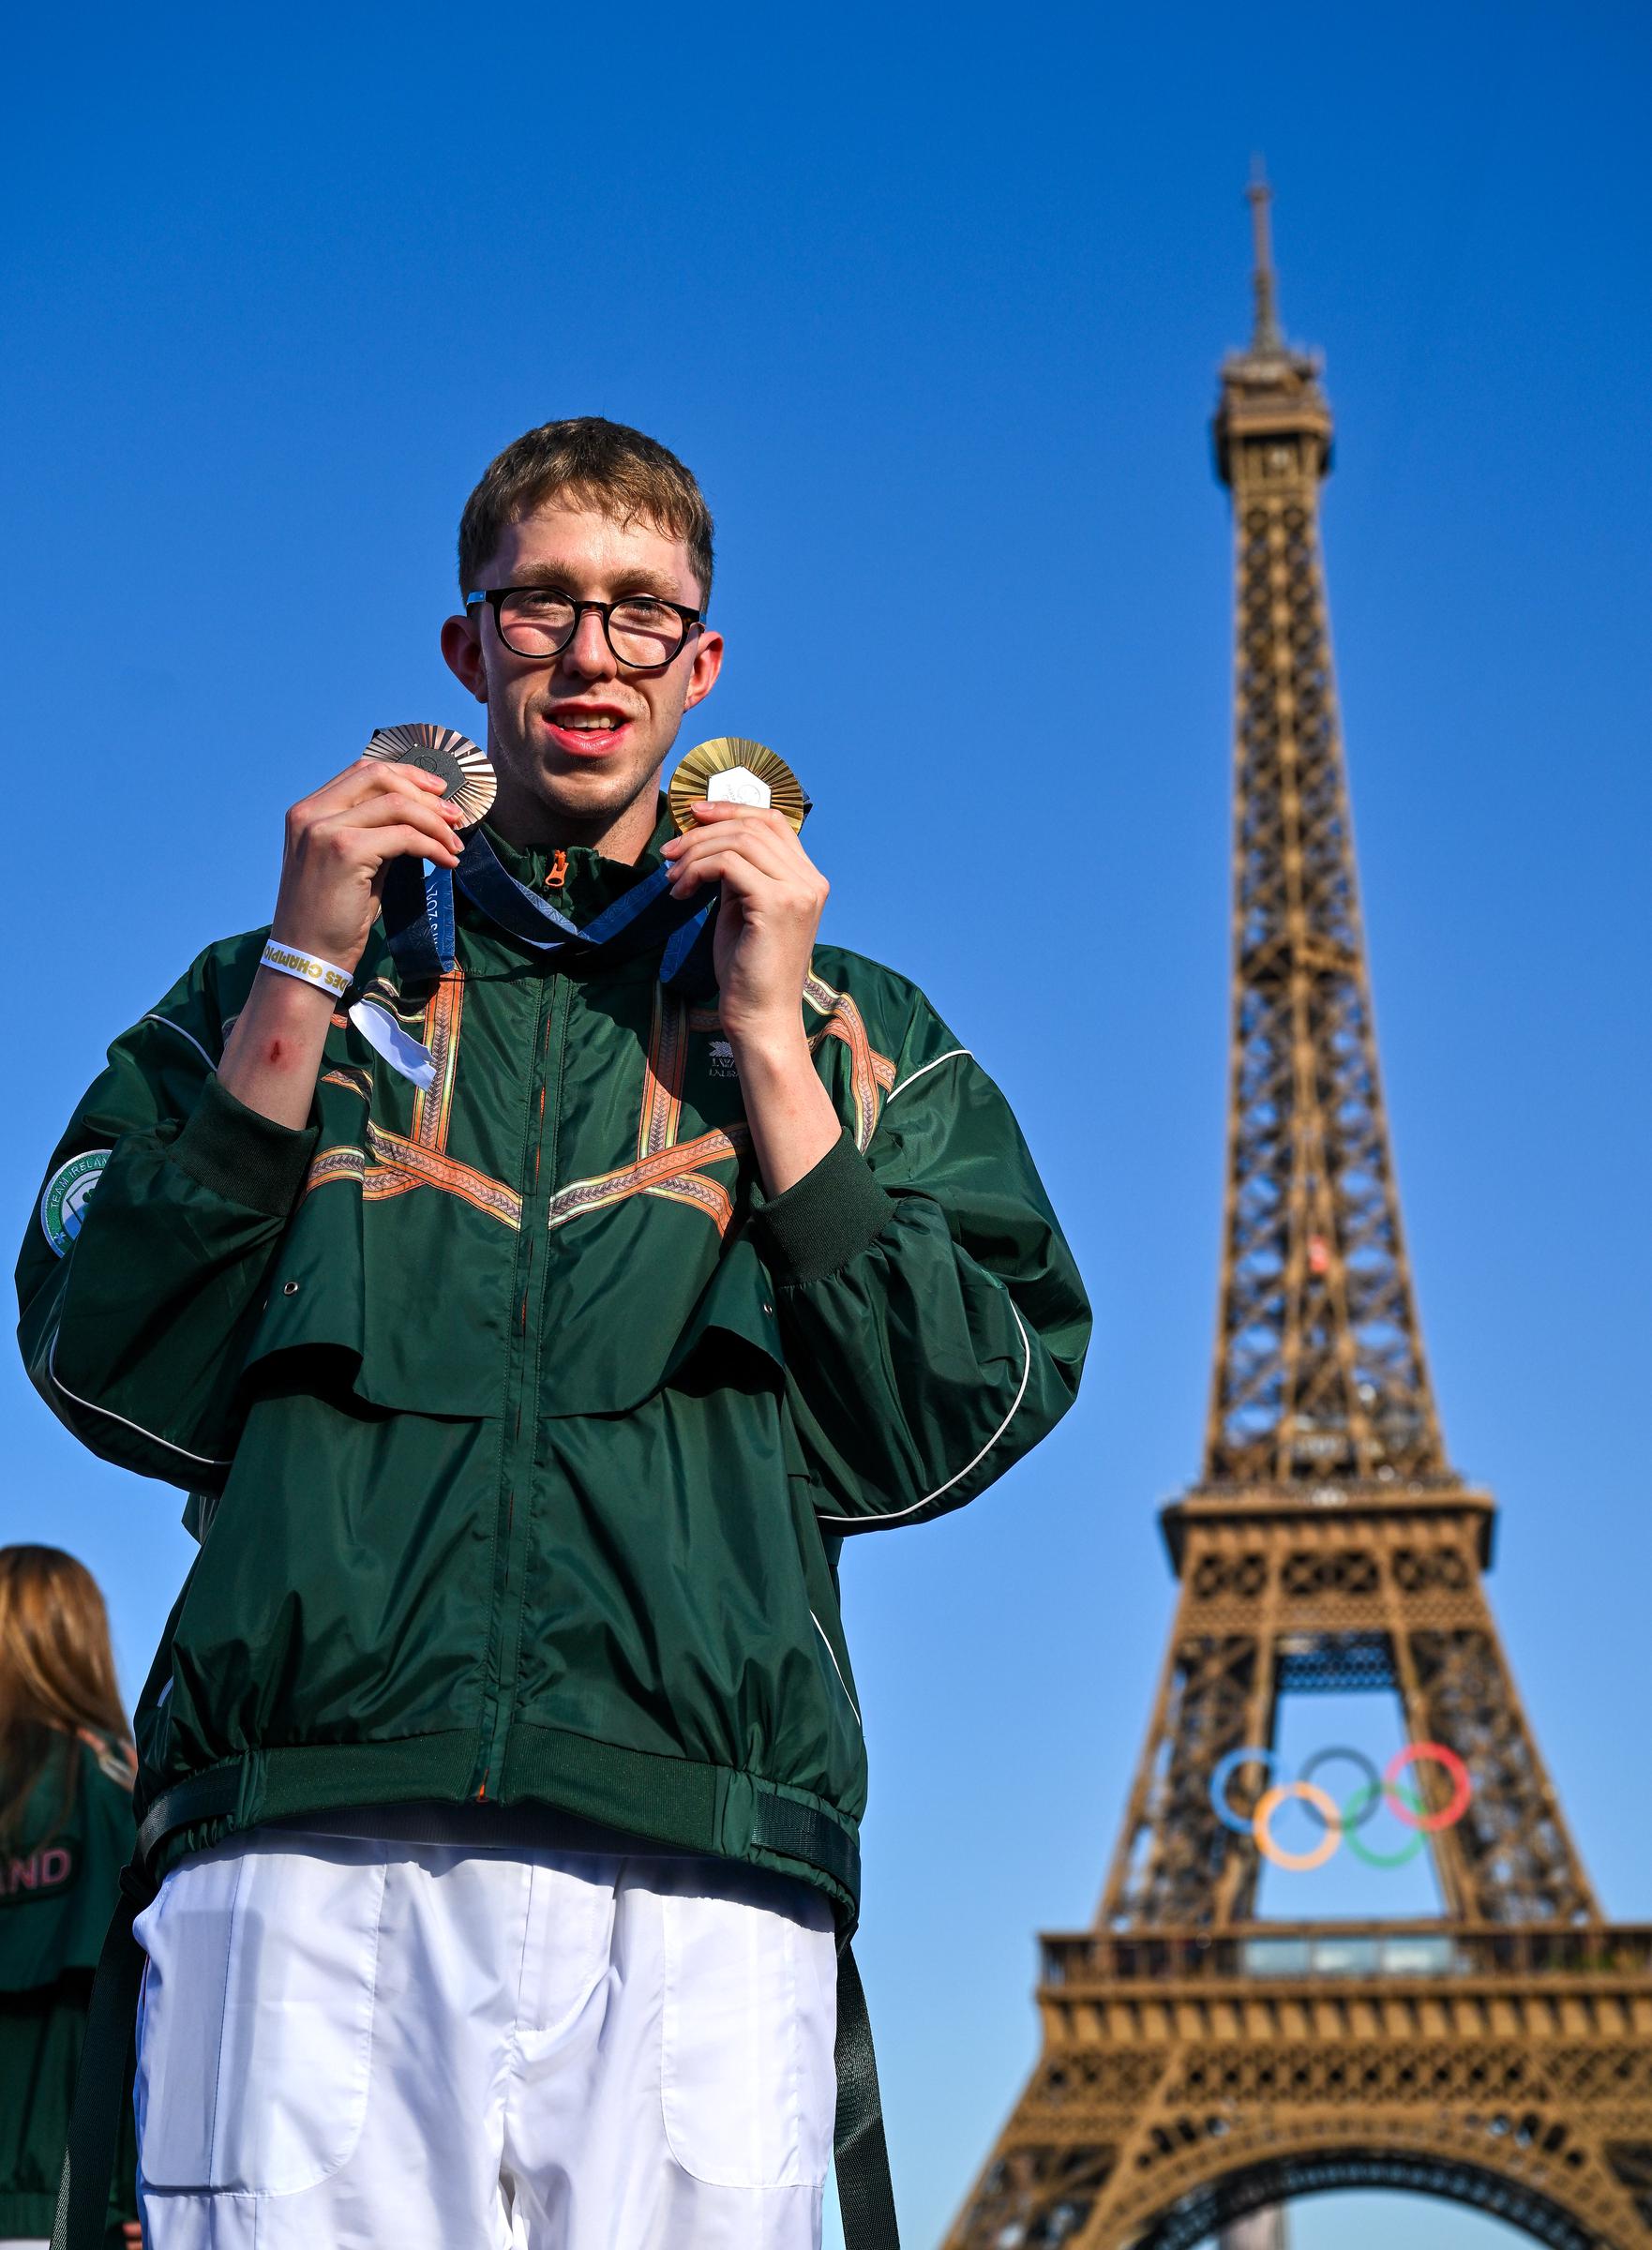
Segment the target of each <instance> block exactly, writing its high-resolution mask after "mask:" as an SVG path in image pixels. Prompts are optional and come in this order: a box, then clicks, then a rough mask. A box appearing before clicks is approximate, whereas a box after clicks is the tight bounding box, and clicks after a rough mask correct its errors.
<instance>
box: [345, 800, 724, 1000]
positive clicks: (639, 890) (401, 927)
mask: <svg viewBox="0 0 1652 2250" xmlns="http://www.w3.org/2000/svg"><path fill="white" fill-rule="evenodd" d="M675 874H676V869H675V868H674V867H672V866H671V865H670V864H669V863H666V864H664V865H661V866H659V867H656V868H655V869H654V870H653V874H652V875H645V876H644V877H642V879H641V881H640V882H637V883H633V884H632V886H631V888H630V889H629V890H628V891H625V892H622V893H621V895H620V896H619V897H618V898H616V899H615V900H614V901H613V902H612V904H611V905H609V906H607V907H604V908H603V909H602V912H601V913H600V914H598V915H597V916H596V917H595V919H594V920H593V921H592V922H587V923H586V925H585V927H584V928H583V929H580V928H579V926H578V923H577V922H570V921H569V920H568V917H567V916H566V915H565V914H561V913H559V912H558V911H557V909H556V907H553V906H552V905H551V904H550V902H549V900H548V899H545V898H541V897H540V896H539V894H538V892H534V891H531V890H530V889H529V888H528V886H527V884H526V883H522V882H518V879H517V877H515V876H514V875H512V873H511V872H510V870H509V868H508V867H506V866H505V865H504V864H503V862H502V861H501V859H500V857H499V854H498V853H497V852H496V851H495V850H494V848H493V847H492V845H491V844H490V843H489V842H488V838H487V836H486V835H485V834H484V833H483V832H482V830H481V829H480V828H473V829H472V830H471V832H470V833H469V834H468V835H467V836H466V838H465V849H464V857H463V859H462V861H461V862H460V863H459V866H458V887H459V889H460V890H461V891H462V892H464V894H465V896H466V897H467V898H468V899H469V900H470V901H471V903H472V905H473V906H474V907H479V908H480V910H481V911H482V912H483V913H484V914H486V915H487V917H488V920H489V922H493V923H494V924H495V926H496V927H497V928H499V929H502V930H503V931H504V932H505V933H506V934H507V935H508V936H510V937H516V938H518V939H519V940H520V942H521V943H522V944H524V945H531V946H532V947H533V949H534V951H535V952H541V953H550V954H556V953H563V952H566V953H569V954H570V955H571V956H572V958H573V959H575V960H578V961H580V962H587V961H590V960H591V959H593V957H594V956H595V955H596V954H597V953H599V952H602V951H603V950H604V949H605V948H606V947H608V946H609V945H611V944H612V943H613V942H614V940H615V939H616V938H619V937H623V936H624V934H625V933H626V932H627V931H628V930H629V929H630V928H631V927H632V925H633V923H635V922H638V920H640V918H641V917H642V916H643V915H644V914H646V913H647V912H648V910H649V908H650V907H652V906H653V905H654V903H655V901H656V900H658V899H661V898H663V897H664V896H665V894H666V892H668V890H669V888H670V885H671V878H672V877H673V876H674V875H675ZM454 879H455V877H454V874H453V873H452V872H451V871H450V870H449V869H447V868H445V867H432V866H428V865H427V866H426V867H425V870H424V874H423V877H422V879H421V877H420V873H419V862H416V861H413V860H411V859H399V860H392V861H391V862H390V864H389V867H388V868H387V869H386V871H385V877H384V892H383V914H384V932H385V936H386V937H387V938H388V940H389V944H390V952H391V955H392V957H393V958H394V960H395V962H396V966H397V967H398V969H399V970H400V971H401V973H402V975H403V976H404V977H406V978H408V979H410V980H412V979H424V980H433V979H435V978H437V977H440V976H444V975H445V974H446V973H447V971H448V970H449V969H451V968H452V967H453V964H454V957H455V954H454V945H455V940H454V910H453V886H454ZM675 903H677V904H678V905H679V906H680V907H681V909H682V911H681V913H680V915H679V916H678V917H677V918H676V920H675V921H674V922H671V923H670V924H669V925H668V936H667V938H666V945H665V952H664V954H663V955H662V957H661V961H660V982H661V983H662V984H665V985H668V986H669V987H671V988H672V989H673V990H679V989H681V990H685V991H691V992H694V993H697V994H701V993H707V992H710V991H711V989H712V977H711V919H712V914H713V910H714V908H715V907H716V903H717V894H716V892H715V890H714V889H713V892H712V893H711V895H710V896H709V897H707V898H705V899H703V900H702V901H700V902H699V903H698V904H696V902H695V901H693V900H692V899H683V900H681V901H678V902H675Z"/></svg>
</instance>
